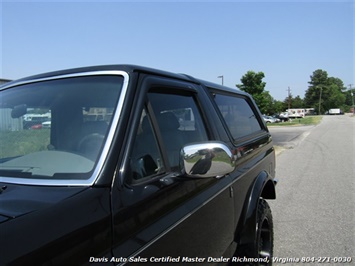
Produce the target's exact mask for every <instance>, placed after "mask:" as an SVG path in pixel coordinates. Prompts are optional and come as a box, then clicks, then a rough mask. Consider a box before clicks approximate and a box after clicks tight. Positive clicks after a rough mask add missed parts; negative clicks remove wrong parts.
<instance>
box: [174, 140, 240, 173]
mask: <svg viewBox="0 0 355 266" xmlns="http://www.w3.org/2000/svg"><path fill="white" fill-rule="evenodd" d="M180 166H181V172H182V173H183V174H184V175H185V176H187V177H195V178H208V177H217V178H218V177H222V176H224V175H226V174H229V173H231V172H232V171H233V170H234V169H235V167H234V163H233V157H232V152H231V151H230V149H229V148H228V147H227V146H226V145H225V144H223V143H221V142H203V143H197V144H192V145H187V146H184V147H183V148H182V149H181V154H180Z"/></svg>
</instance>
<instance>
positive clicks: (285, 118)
mask: <svg viewBox="0 0 355 266" xmlns="http://www.w3.org/2000/svg"><path fill="white" fill-rule="evenodd" d="M277 118H278V119H280V120H281V122H286V121H288V120H289V119H290V118H289V117H288V112H282V113H280V114H279V115H277Z"/></svg>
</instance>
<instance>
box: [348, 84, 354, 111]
mask: <svg viewBox="0 0 355 266" xmlns="http://www.w3.org/2000/svg"><path fill="white" fill-rule="evenodd" d="M352 85H353V84H349V90H350V93H351V100H352V103H353V114H355V106H354V93H353V91H352V90H351V86H352Z"/></svg>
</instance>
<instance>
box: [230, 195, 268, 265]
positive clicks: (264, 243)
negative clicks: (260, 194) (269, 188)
mask: <svg viewBox="0 0 355 266" xmlns="http://www.w3.org/2000/svg"><path fill="white" fill-rule="evenodd" d="M256 215H257V217H256V225H255V227H256V238H255V241H254V243H250V244H245V245H240V246H239V247H238V248H237V250H236V252H235V255H234V256H235V257H238V258H247V259H250V260H251V261H252V262H240V263H231V264H230V265H243V266H271V265H272V256H273V248H274V225H273V221H272V214H271V209H270V206H269V204H268V203H267V202H266V201H265V200H264V199H261V198H260V199H259V203H258V208H257V213H256Z"/></svg>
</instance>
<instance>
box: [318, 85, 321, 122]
mask: <svg viewBox="0 0 355 266" xmlns="http://www.w3.org/2000/svg"><path fill="white" fill-rule="evenodd" d="M317 88H320V93H319V107H318V115H320V105H321V101H322V87H318V86H317Z"/></svg>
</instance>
